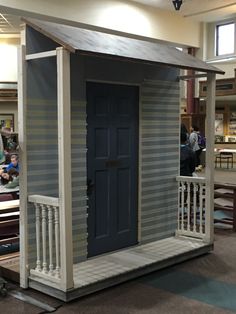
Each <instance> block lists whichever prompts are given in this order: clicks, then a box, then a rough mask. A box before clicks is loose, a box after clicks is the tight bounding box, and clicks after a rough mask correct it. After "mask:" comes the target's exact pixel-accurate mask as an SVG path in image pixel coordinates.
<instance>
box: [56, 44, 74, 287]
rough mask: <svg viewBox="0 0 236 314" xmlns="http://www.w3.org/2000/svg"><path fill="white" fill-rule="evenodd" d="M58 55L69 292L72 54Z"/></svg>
mask: <svg viewBox="0 0 236 314" xmlns="http://www.w3.org/2000/svg"><path fill="white" fill-rule="evenodd" d="M56 51H57V102H58V161H59V162H58V166H59V169H58V170H59V215H60V217H59V219H60V245H61V251H60V253H61V256H60V258H61V289H62V290H63V291H66V290H68V289H71V288H73V287H74V283H73V246H72V189H71V100H70V52H69V51H67V50H66V49H64V48H62V47H60V48H57V49H56Z"/></svg>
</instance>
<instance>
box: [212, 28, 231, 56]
mask: <svg viewBox="0 0 236 314" xmlns="http://www.w3.org/2000/svg"><path fill="white" fill-rule="evenodd" d="M234 32H235V23H227V24H220V25H217V26H216V55H217V56H222V55H230V54H234V53H235V52H234V46H235V39H234V37H235V35H234Z"/></svg>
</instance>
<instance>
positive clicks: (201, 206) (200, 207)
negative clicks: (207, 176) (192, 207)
mask: <svg viewBox="0 0 236 314" xmlns="http://www.w3.org/2000/svg"><path fill="white" fill-rule="evenodd" d="M199 187H200V189H199V211H200V212H199V215H200V228H199V232H200V233H202V213H203V186H202V184H199Z"/></svg>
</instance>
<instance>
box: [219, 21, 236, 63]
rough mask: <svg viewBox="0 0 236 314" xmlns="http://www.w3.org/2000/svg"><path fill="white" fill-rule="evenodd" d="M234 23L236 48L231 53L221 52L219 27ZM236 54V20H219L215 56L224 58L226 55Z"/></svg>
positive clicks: (235, 46) (235, 43)
mask: <svg viewBox="0 0 236 314" xmlns="http://www.w3.org/2000/svg"><path fill="white" fill-rule="evenodd" d="M229 24H233V25H234V49H233V51H232V52H231V53H224V54H219V35H218V33H219V28H220V27H221V26H225V25H229ZM235 54H236V23H235V20H229V21H222V22H218V23H216V25H215V57H216V58H224V57H230V56H235Z"/></svg>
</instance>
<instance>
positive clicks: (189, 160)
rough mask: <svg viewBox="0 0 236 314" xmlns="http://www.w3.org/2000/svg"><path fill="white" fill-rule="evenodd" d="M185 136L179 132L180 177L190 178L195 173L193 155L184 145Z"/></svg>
mask: <svg viewBox="0 0 236 314" xmlns="http://www.w3.org/2000/svg"><path fill="white" fill-rule="evenodd" d="M186 141H187V134H186V133H182V132H181V147H180V175H181V176H189V177H192V175H193V172H194V171H195V154H194V152H193V150H192V149H191V148H190V147H189V146H188V145H186Z"/></svg>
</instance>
